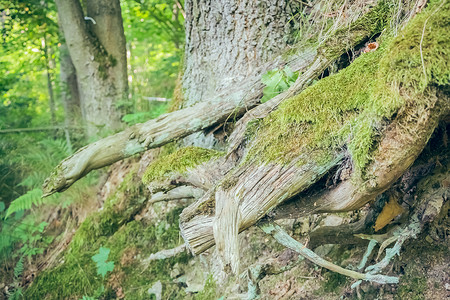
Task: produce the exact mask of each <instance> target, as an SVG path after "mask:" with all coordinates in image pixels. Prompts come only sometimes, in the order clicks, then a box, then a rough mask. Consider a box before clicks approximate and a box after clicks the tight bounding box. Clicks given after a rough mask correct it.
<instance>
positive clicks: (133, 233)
mask: <svg viewBox="0 0 450 300" xmlns="http://www.w3.org/2000/svg"><path fill="white" fill-rule="evenodd" d="M181 210H182V209H181V208H179V209H175V210H172V211H170V212H169V213H168V214H167V216H166V218H165V219H164V220H163V221H162V222H160V223H153V224H152V223H151V224H146V223H144V222H140V221H131V222H129V223H127V224H125V225H123V226H121V227H119V228H117V230H116V231H115V232H114V233H112V234H111V235H109V236H98V233H99V231H97V229H95V228H92V231H94V232H95V233H94V234H87V233H86V230H87V228H88V227H89V226H90V225H93V224H94V223H95V222H93V221H91V220H86V221H85V222H84V223H83V225H82V227H81V228H80V229H79V230H78V231H77V233H76V235H75V237H74V240H73V241H72V243H71V244H70V246H69V249H68V250H67V251H66V252H65V254H64V261H63V263H62V264H61V265H59V266H57V267H55V268H53V269H50V270H46V271H44V272H43V273H42V274H40V275H39V276H38V277H37V279H36V280H35V282H34V283H33V285H32V286H31V287H30V288H29V289H28V290H27V291H26V299H78V298H81V297H82V296H83V295H93V294H94V292H95V290H96V289H98V288H99V287H100V286H101V285H102V284H104V285H105V286H106V290H107V291H108V290H109V292H110V293H111V294H113V293H114V288H115V287H117V286H114V284H116V283H111V281H110V280H108V279H111V278H114V280H113V281H118V286H119V287H121V288H122V291H123V293H124V294H125V299H146V298H149V297H150V296H149V295H148V293H147V290H148V289H149V288H150V287H151V286H152V285H153V284H154V283H155V282H156V281H158V280H161V282H163V284H164V283H166V287H165V288H164V290H163V298H164V299H169V298H170V295H172V296H175V297H177V298H179V299H182V298H184V296H185V293H184V291H183V290H182V289H181V288H180V287H178V286H177V285H174V284H173V283H172V282H171V281H172V279H171V278H170V271H171V269H172V267H173V265H175V264H176V263H182V264H185V263H186V262H187V260H188V258H189V256H188V254H181V255H178V256H177V257H174V258H170V259H166V260H164V261H154V262H152V263H150V265H149V266H148V268H145V269H144V268H143V266H141V265H140V262H139V260H137V259H136V257H140V258H141V259H142V258H145V257H148V256H149V255H150V254H151V253H155V252H158V251H160V250H162V249H169V248H174V247H176V246H178V245H179V243H180V237H179V228H178V226H177V224H178V216H179V214H180V213H181ZM101 246H103V247H106V248H109V249H111V252H110V255H109V260H110V261H113V262H114V265H115V267H114V271H113V273H112V274H110V275H108V276H107V278H106V279H105V280H102V278H101V276H99V275H97V273H96V268H95V264H94V262H93V261H92V259H91V258H92V256H93V255H94V254H96V253H97V252H98V249H99V248H100V247H101ZM130 249H131V250H130ZM130 251H133V255H127V253H130ZM125 256H128V259H124V257H125ZM116 279H117V280H116Z"/></svg>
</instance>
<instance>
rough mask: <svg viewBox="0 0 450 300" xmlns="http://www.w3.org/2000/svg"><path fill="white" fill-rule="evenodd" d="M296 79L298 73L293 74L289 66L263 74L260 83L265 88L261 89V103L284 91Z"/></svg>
mask: <svg viewBox="0 0 450 300" xmlns="http://www.w3.org/2000/svg"><path fill="white" fill-rule="evenodd" d="M297 77H298V72H293V71H292V69H291V68H290V67H289V66H287V67H286V68H284V69H283V70H278V69H274V70H272V71H268V72H267V73H265V74H263V75H262V76H261V82H262V83H264V84H265V85H266V87H265V88H264V89H263V93H264V96H263V97H262V99H261V103H264V102H267V101H269V100H270V99H272V98H273V97H275V96H276V95H278V94H280V93H282V92H284V91H286V90H287V89H288V88H289V87H290V86H291V85H292V84H293V83H294V82H295V81H296V80H297Z"/></svg>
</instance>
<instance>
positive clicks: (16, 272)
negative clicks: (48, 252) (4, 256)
mask: <svg viewBox="0 0 450 300" xmlns="http://www.w3.org/2000/svg"><path fill="white" fill-rule="evenodd" d="M22 273H23V257H21V258H20V259H19V261H18V262H17V264H16V266H15V267H14V277H16V278H19V277H20V276H21V275H22Z"/></svg>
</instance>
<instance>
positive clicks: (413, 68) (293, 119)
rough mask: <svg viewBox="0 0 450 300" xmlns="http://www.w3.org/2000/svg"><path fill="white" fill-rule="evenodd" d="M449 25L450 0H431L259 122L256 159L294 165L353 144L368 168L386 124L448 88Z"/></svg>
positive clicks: (357, 159) (252, 153)
mask: <svg viewBox="0 0 450 300" xmlns="http://www.w3.org/2000/svg"><path fill="white" fill-rule="evenodd" d="M368 22H369V20H368ZM377 26H378V25H377ZM449 30H450V3H449V1H440V2H434V3H431V4H430V5H429V7H428V8H427V9H426V10H424V11H423V12H422V13H421V14H419V15H417V16H416V17H415V18H414V19H412V20H411V21H410V22H409V23H408V24H407V26H406V27H405V28H404V30H402V31H401V32H400V33H399V34H398V36H397V37H395V38H394V37H392V36H390V33H386V34H384V35H383V36H382V37H381V38H380V39H379V43H380V48H378V49H377V50H376V51H374V52H370V53H365V54H362V55H361V56H360V57H358V58H357V59H356V60H355V61H354V62H353V63H352V64H351V65H350V66H349V67H347V68H345V69H344V70H342V71H340V72H339V73H337V74H334V75H332V76H329V77H326V78H324V79H322V80H320V81H319V82H317V83H316V84H315V85H313V86H311V87H309V88H308V89H306V90H305V91H303V92H302V93H301V94H299V95H297V96H294V97H292V98H290V99H288V100H285V101H284V102H283V103H282V104H281V105H280V107H279V108H278V110H276V111H274V112H272V113H271V114H270V115H269V116H268V117H266V118H265V119H264V120H263V121H262V122H261V123H260V124H258V125H259V129H258V134H257V136H256V137H255V139H254V140H253V141H252V143H251V149H250V150H249V151H248V156H249V159H252V158H256V159H259V160H260V161H263V162H269V161H276V162H282V163H286V162H289V161H291V160H292V159H293V158H295V157H298V156H299V154H301V153H304V152H310V151H312V150H315V151H316V153H320V152H322V155H318V157H315V158H314V157H313V158H312V159H316V160H320V159H323V158H324V157H325V158H326V157H330V153H333V152H334V151H337V150H338V149H342V148H345V147H346V148H348V149H349V152H350V154H351V156H352V160H353V163H354V166H355V167H356V169H357V170H358V171H362V172H364V168H365V167H366V166H367V165H368V164H369V163H370V162H371V160H372V158H373V154H374V150H375V149H376V147H377V143H378V141H379V137H380V133H382V131H383V130H384V129H385V128H386V123H388V122H390V121H391V120H392V119H393V118H394V117H395V116H396V115H397V113H398V112H400V111H401V110H402V109H404V108H406V107H408V106H417V105H423V106H425V107H426V106H427V105H428V104H427V95H426V93H427V91H428V90H429V88H430V87H437V88H438V89H440V88H448V86H449V80H450V66H449V60H448V57H450V43H449V42H448V31H449ZM430 105H432V104H430ZM428 106H429V105H428Z"/></svg>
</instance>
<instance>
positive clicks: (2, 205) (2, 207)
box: [0, 201, 5, 212]
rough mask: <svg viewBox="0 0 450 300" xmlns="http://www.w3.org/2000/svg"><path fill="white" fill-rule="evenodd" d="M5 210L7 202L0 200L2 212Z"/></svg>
mask: <svg viewBox="0 0 450 300" xmlns="http://www.w3.org/2000/svg"><path fill="white" fill-rule="evenodd" d="M4 210H5V203H4V202H3V201H0V212H2V211H4Z"/></svg>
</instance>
